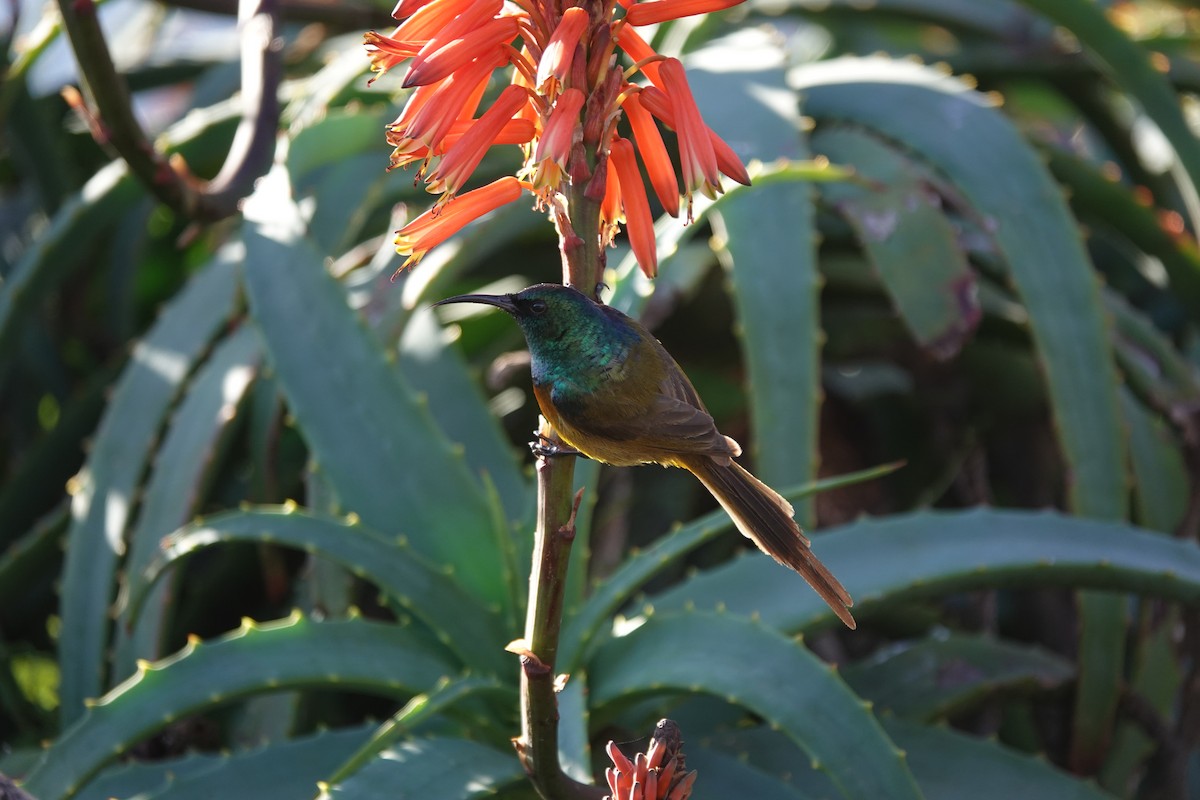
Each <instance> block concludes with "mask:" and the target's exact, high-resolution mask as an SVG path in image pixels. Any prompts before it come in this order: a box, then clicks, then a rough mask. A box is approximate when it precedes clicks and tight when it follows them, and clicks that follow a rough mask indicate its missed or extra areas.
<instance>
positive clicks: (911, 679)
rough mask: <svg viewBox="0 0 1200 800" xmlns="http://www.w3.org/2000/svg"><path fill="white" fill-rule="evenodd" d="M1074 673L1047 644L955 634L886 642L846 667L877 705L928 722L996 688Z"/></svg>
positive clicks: (1018, 687) (1039, 684)
mask: <svg viewBox="0 0 1200 800" xmlns="http://www.w3.org/2000/svg"><path fill="white" fill-rule="evenodd" d="M1074 676H1075V668H1074V665H1073V664H1072V663H1071V662H1070V661H1068V660H1066V659H1064V658H1062V657H1061V656H1059V655H1056V654H1054V653H1052V652H1050V651H1048V650H1044V649H1042V648H1038V647H1029V646H1027V645H1019V644H1015V643H1012V642H1006V641H1003V640H998V639H993V638H990V637H987V636H968V635H957V634H951V635H949V636H942V637H938V636H935V637H933V638H929V639H925V640H922V641H918V642H906V643H902V644H900V645H897V646H894V647H888V648H884V649H883V650H880V651H878V652H877V653H875V654H874V655H873V656H871V658H869V659H867V660H866V661H860V662H858V663H855V664H851V665H849V666H847V667H843V668H842V678H843V679H844V680H845V681H846V683H847V684H849V685H850V688H851V689H853V690H854V691H856V692H858V694H859V695H860V696H861V697H864V698H866V699H867V700H870V701H871V702H872V703H874V705H875V709H876V710H877V711H884V712H891V713H893V714H895V715H896V716H898V717H903V718H905V719H912V720H917V721H924V722H928V721H931V720H934V719H937V718H939V717H946V716H950V715H953V714H959V713H962V712H964V711H969V710H970V709H972V708H974V707H975V706H977V705H978V704H979V703H980V702H982V701H984V700H986V699H988V698H989V697H992V696H994V695H995V694H996V693H998V692H1006V693H1012V692H1030V691H1034V690H1038V689H1052V688H1056V687H1058V686H1061V685H1063V684H1064V683H1066V682H1067V681H1069V680H1071V679H1072V678H1073V677H1074Z"/></svg>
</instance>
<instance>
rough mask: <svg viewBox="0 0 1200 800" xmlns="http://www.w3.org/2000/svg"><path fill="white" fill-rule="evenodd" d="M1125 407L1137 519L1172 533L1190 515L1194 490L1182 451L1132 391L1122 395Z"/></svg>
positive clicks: (1155, 528)
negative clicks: (1192, 490)
mask: <svg viewBox="0 0 1200 800" xmlns="http://www.w3.org/2000/svg"><path fill="white" fill-rule="evenodd" d="M1121 408H1122V410H1123V411H1124V414H1125V425H1126V427H1127V428H1128V430H1129V454H1130V461H1131V462H1132V465H1133V476H1134V482H1133V493H1134V501H1135V508H1136V513H1137V520H1138V522H1139V523H1140V524H1141V525H1142V526H1144V527H1146V528H1150V529H1152V530H1156V531H1162V532H1163V533H1172V532H1173V531H1175V529H1176V527H1177V526H1178V525H1179V524H1180V523H1181V522H1182V521H1183V518H1184V514H1186V513H1187V505H1188V493H1189V491H1190V490H1191V487H1190V482H1189V480H1188V471H1187V464H1186V463H1185V461H1184V456H1183V451H1182V448H1181V447H1180V445H1179V443H1178V442H1177V441H1175V439H1174V437H1172V436H1171V435H1170V432H1169V431H1168V430H1167V426H1166V425H1165V424H1164V423H1163V421H1162V419H1161V418H1159V417H1157V416H1156V415H1154V414H1152V413H1151V412H1150V411H1149V410H1147V409H1146V407H1145V406H1143V405H1142V404H1141V403H1139V402H1138V401H1137V399H1136V398H1134V396H1133V395H1132V394H1131V393H1130V392H1128V391H1122V392H1121Z"/></svg>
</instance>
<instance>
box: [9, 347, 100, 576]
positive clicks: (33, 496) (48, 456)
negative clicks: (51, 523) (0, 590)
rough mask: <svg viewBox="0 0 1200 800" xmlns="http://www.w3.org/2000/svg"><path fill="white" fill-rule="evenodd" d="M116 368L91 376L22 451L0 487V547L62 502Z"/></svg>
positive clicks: (93, 427)
mask: <svg viewBox="0 0 1200 800" xmlns="http://www.w3.org/2000/svg"><path fill="white" fill-rule="evenodd" d="M119 366H124V364H118V365H114V367H111V368H108V369H103V370H101V371H100V373H99V374H97V375H95V376H94V377H92V378H91V379H90V380H89V381H88V382H87V385H86V386H85V387H84V388H83V389H82V390H81V391H80V392H78V393H77V394H76V395H75V396H74V397H72V398H71V399H70V400H69V401H68V402H67V403H66V404H65V405H64V406H63V409H62V415H61V416H60V417H59V420H58V423H57V424H56V425H55V426H54V428H53V429H52V430H49V431H47V432H46V434H45V435H44V436H43V437H42V438H41V439H40V441H38V443H37V444H36V445H34V446H33V447H32V448H31V449H30V450H28V451H27V452H25V453H23V454H22V456H21V468H20V469H19V470H16V471H14V472H11V473H10V474H9V475H8V476H6V478H5V480H4V486H3V488H0V547H4V546H6V545H8V544H9V543H10V542H12V541H13V539H15V538H16V537H17V536H19V535H21V533H22V532H24V531H25V530H27V529H28V528H29V526H30V525H32V524H33V523H35V522H36V521H37V520H38V518H39V517H41V516H42V515H44V514H45V513H46V512H47V511H48V510H49V509H51V508H53V507H54V506H55V504H57V503H58V502H60V501H61V500H62V496H63V490H62V487H63V485H64V484H66V483H67V481H68V480H69V479H70V478H71V476H72V475H74V474H75V473H76V472H77V471H78V470H79V468H80V466H81V465H82V463H83V460H84V451H85V449H86V448H85V447H84V446H83V443H84V442H85V441H86V440H87V439H88V438H89V437H91V436H92V435H93V434H94V433H95V430H96V424H97V422H98V421H99V419H100V415H101V413H102V412H103V411H104V406H105V404H106V403H107V402H108V392H109V391H110V390H111V388H112V386H111V384H112V382H113V381H114V380H116V377H117V375H118V374H119V369H117V367H119ZM2 583H3V582H2V581H0V585H2Z"/></svg>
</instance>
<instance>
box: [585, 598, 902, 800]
mask: <svg viewBox="0 0 1200 800" xmlns="http://www.w3.org/2000/svg"><path fill="white" fill-rule="evenodd" d="M681 653H702V654H703V657H702V658H681V657H680V654H681ZM588 674H589V676H590V677H591V684H590V686H589V687H588V688H589V689H590V693H591V699H592V704H593V706H594V707H595V708H596V709H597V711H601V710H603V709H604V707H605V706H607V705H609V704H614V703H617V702H618V701H629V700H632V699H634V698H636V697H641V696H644V695H647V694H652V693H663V692H673V691H674V692H691V693H704V694H712V695H715V696H717V697H722V698H724V699H726V700H728V701H729V702H731V703H734V704H737V705H740V706H743V707H744V708H746V709H747V710H749V711H751V712H753V713H755V714H758V715H759V716H761V717H762V718H763V719H764V720H766V721H767V722H768V723H769V724H771V725H774V726H778V728H779V729H780V730H781V731H782V732H784V733H785V734H787V735H788V737H789V738H791V739H792V740H793V741H795V742H796V743H797V744H798V745H800V747H801V748H803V749H804V751H805V752H806V753H807V754H808V755H809V757H810V758H811V759H812V761H813V762H814V763H815V764H816V765H817V768H818V769H820V770H821V771H823V772H826V773H827V774H828V775H829V777H830V779H831V780H832V781H833V782H834V783H835V784H836V785H837V787H838V788H839V789H840V790H841V791H842V793H843V794H844V795H845V796H846V797H848V798H880V797H887V798H896V799H897V800H898V799H899V798H904V797H912V798H919V797H920V792H919V791H918V790H917V787H916V784H915V783H914V782H913V778H912V775H910V774H909V772H908V768H907V767H906V766H905V765H904V758H903V756H902V754H901V753H900V752H899V751H897V750H896V748H895V746H894V745H892V743H891V742H890V741H889V740H888V738H887V736H885V735H884V733H883V730H882V729H881V728H880V727H879V723H878V722H877V721H876V720H875V718H874V716H872V715H871V712H870V711H868V710H867V708H866V707H865V706H864V705H863V703H862V701H860V700H859V699H858V698H857V697H856V696H855V695H854V693H853V692H851V691H850V689H849V688H847V686H846V685H845V684H844V683H843V682H842V681H841V680H840V679H839V678H838V677H837V674H836V673H835V671H834V670H833V669H832V668H831V667H829V666H828V665H826V664H824V663H823V662H821V660H820V659H818V658H817V657H816V656H815V655H813V654H812V653H811V652H809V651H808V649H807V648H805V647H804V646H803V645H802V644H799V643H797V642H794V641H791V640H789V639H787V638H785V637H784V636H782V635H780V634H779V633H776V632H775V631H772V630H770V629H768V628H766V627H765V626H763V625H761V624H759V623H757V622H753V621H751V620H747V619H740V618H737V617H733V616H730V615H725V614H709V613H699V612H691V613H682V614H669V615H660V614H653V615H651V616H649V617H648V618H647V619H646V621H645V623H644V624H643V625H642V626H641V627H639V628H637V629H636V630H634V631H633V632H631V633H629V634H628V635H626V636H622V637H619V638H615V639H613V640H612V641H610V642H608V643H607V644H605V645H604V646H603V647H602V648H601V649H600V650H599V651H597V653H596V655H595V657H594V658H593V659H592V661H591V664H590V667H589V670H588Z"/></svg>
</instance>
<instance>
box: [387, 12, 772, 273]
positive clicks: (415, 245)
mask: <svg viewBox="0 0 1200 800" xmlns="http://www.w3.org/2000/svg"><path fill="white" fill-rule="evenodd" d="M739 2H741V0H641V2H635V0H400V3H399V5H398V6H397V7H396V9H395V11H394V12H393V16H394V17H395V18H396V19H398V20H400V21H401V22H400V25H399V26H398V27H397V28H396V29H395V30H394V31H392V32H391V33H390V34H387V35H384V34H380V33H376V32H374V31H372V32H370V33H367V34H366V36H365V39H366V46H367V50H368V52H369V54H370V56H371V68H372V70H373V71H374V72H376V73H378V74H379V75H382V74H383V73H385V72H387V71H388V70H390V69H392V68H393V67H396V66H398V65H399V64H401V63H403V62H408V67H407V71H406V72H405V74H404V82H403V83H404V86H405V87H406V88H412V89H413V92H412V93H411V95H410V96H409V98H408V101H407V103H406V104H405V106H404V109H403V111H402V112H401V113H400V116H399V117H398V118H397V119H396V120H395V121H394V122H392V123H391V124H389V125H388V126H387V140H388V143H389V144H391V146H392V147H393V148H394V149H393V151H392V156H391V165H392V166H393V167H397V166H405V165H409V164H418V163H419V164H420V168H419V171H418V179H419V180H423V181H424V182H425V184H426V188H427V189H428V190H429V191H430V192H431V193H434V194H438V195H440V196H439V198H438V200H437V202H436V204H435V205H434V207H433V208H432V209H431V210H430V211H428V212H426V213H425V214H423V215H422V216H420V217H418V218H417V219H415V220H413V221H412V222H411V223H410V224H408V225H406V226H405V227H404V228H403V229H401V230H400V231H399V232H398V233H397V238H396V250H397V252H399V253H400V254H401V255H407V256H408V260H407V261H406V262H405V265H406V266H407V265H409V264H412V263H415V262H416V261H418V260H419V259H420V258H421V257H422V256H423V255H424V254H425V253H426V252H428V251H429V250H430V249H431V248H433V247H435V246H436V245H438V244H440V243H441V242H443V241H445V240H446V239H447V238H449V237H450V236H452V235H453V234H455V233H456V232H458V231H459V230H461V229H462V228H463V226H464V225H466V224H468V223H469V222H470V221H471V220H473V219H476V218H478V217H480V216H482V215H483V214H486V213H487V212H489V211H492V210H494V209H496V208H499V207H500V206H502V205H504V204H506V203H509V202H512V201H514V200H516V199H517V198H519V197H520V196H521V195H523V194H524V193H525V192H531V193H532V194H533V195H534V196H535V197H536V198H537V202H538V203H539V204H541V205H542V206H543V207H546V208H549V209H551V210H552V212H553V213H554V214H555V219H556V221H557V222H558V224H559V227H560V232H563V227H564V226H567V227H568V231H569V230H570V228H569V226H570V225H571V220H570V219H569V215H568V214H567V210H566V202H565V200H564V195H565V193H566V191H567V190H568V188H570V189H572V190H574V191H581V192H582V195H583V196H584V197H585V198H587V199H588V200H589V201H591V202H592V203H593V204H594V207H595V208H596V209H598V211H597V213H598V214H599V233H598V237H599V242H597V245H598V246H603V245H607V244H608V243H609V242H611V241H612V238H613V236H614V235H615V234H616V233H617V231H618V229H619V227H620V225H621V223H624V224H625V226H626V228H627V231H628V234H629V239H630V244H631V246H632V248H633V251H634V254H635V255H636V256H637V259H638V262H639V264H640V265H641V268H642V269H643V270H644V271H645V272H646V273H647V274H648V275H651V276H653V275H654V273H655V271H656V268H657V257H656V254H655V243H654V229H653V225H652V218H651V212H650V203H649V200H648V197H647V194H646V189H645V185H644V183H643V181H642V174H641V170H640V169H639V156H640V162H641V164H642V165H643V166H644V167H645V170H646V175H647V176H648V177H649V181H650V185H651V187H653V189H654V193H655V195H656V196H657V198H658V201H659V203H660V204H661V205H662V207H663V209H665V210H666V211H667V213H669V214H671V215H672V216H678V215H679V214H680V211H681V203H680V200H681V197H682V199H683V201H684V202H683V205H682V209H683V210H684V211H685V213H686V215H687V217H688V218H689V219H690V217H691V199H692V195H693V194H694V193H696V192H700V193H701V194H704V195H706V196H709V197H714V196H716V195H717V194H718V193H719V192H720V191H721V175H722V174H724V175H726V176H728V177H729V178H732V179H733V180H735V181H737V182H739V183H749V176H748V175H747V173H746V170H745V167H744V166H743V165H742V163H741V160H740V159H739V158H738V157H737V155H736V154H735V153H734V152H733V150H732V149H731V148H730V147H729V145H728V144H726V143H725V142H724V141H722V140H721V138H720V137H718V136H717V135H716V134H715V133H713V131H712V130H711V129H710V128H709V127H708V126H707V125H706V124H705V123H704V120H703V119H701V116H700V112H699V110H698V108H697V107H696V102H695V100H694V99H693V97H692V92H691V89H690V88H689V86H688V82H687V78H686V76H685V75H684V71H683V67H682V65H681V64H680V63H679V61H678V60H676V59H674V58H665V57H663V56H661V55H659V54H658V53H656V52H655V51H654V49H653V48H651V47H650V45H649V44H648V43H647V42H646V41H645V39H643V38H642V37H641V36H640V35H639V34H638V33H637V31H636V30H635V29H636V28H637V27H639V26H642V25H650V24H654V23H659V22H664V21H666V20H671V19H676V18H679V17H684V16H689V15H693V14H701V13H705V12H708V11H715V10H719V9H723V8H728V7H730V6H733V5H736V4H737V3H739ZM618 51H620V52H621V53H624V54H625V55H626V56H627V57H628V59H629V62H630V66H629V67H627V68H623V67H621V66H620V65H619V64H618V63H617V62H618V55H619V53H618ZM509 68H511V72H510V73H508V76H509V83H508V86H507V87H506V88H505V89H504V90H503V91H501V92H500V93H499V95H498V96H496V98H495V100H493V101H492V103H491V105H490V106H489V107H488V108H487V109H486V110H484V111H483V112H482V113H478V112H479V111H480V105H481V104H482V102H483V98H484V95H485V93H486V92H487V90H488V87H489V84H490V82H491V79H492V76H493V74H494V73H495V71H496V70H498V69H509ZM639 76H641V77H640V78H639ZM634 79H638V80H640V81H641V82H634ZM372 80H374V78H372ZM477 114H478V115H477ZM622 118H624V119H627V120H628V129H629V131H630V134H631V139H632V140H631V139H630V138H626V137H625V136H623V135H622V133H621V131H620V130H619V123H620V121H621V120H622ZM660 126H661V127H664V128H667V129H670V130H673V131H674V132H675V136H676V139H677V144H678V152H679V164H678V170H677V169H676V165H675V164H674V163H673V162H672V160H671V157H670V156H669V154H668V150H667V146H666V144H665V143H664V141H663V137H662V134H661V133H660ZM505 144H507V145H517V146H520V147H521V148H522V152H523V154H524V166H523V167H522V168H521V170H520V172H518V174H517V175H515V176H506V177H503V178H500V179H499V180H497V181H494V182H493V183H491V184H489V185H487V186H484V187H482V188H478V189H474V190H471V191H463V189H464V188H465V186H466V184H467V181H468V179H469V178H470V176H471V174H472V172H474V170H475V168H476V167H477V166H478V165H479V163H480V161H481V160H482V159H483V157H484V154H485V153H486V152H487V150H488V148H490V147H492V146H494V145H505ZM460 192H461V193H460ZM584 229H587V228H584ZM591 229H595V224H593V225H592V226H591ZM564 233H566V232H564Z"/></svg>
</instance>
